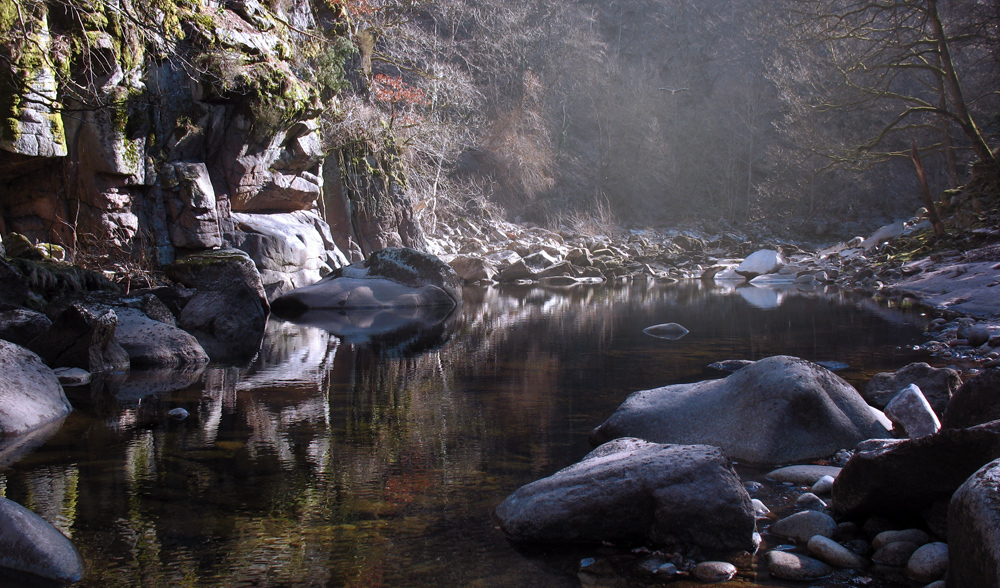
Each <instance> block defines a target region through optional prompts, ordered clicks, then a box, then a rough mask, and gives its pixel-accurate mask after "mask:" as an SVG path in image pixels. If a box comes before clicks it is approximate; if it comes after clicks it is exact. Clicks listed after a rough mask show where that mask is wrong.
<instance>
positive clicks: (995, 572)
mask: <svg viewBox="0 0 1000 588" xmlns="http://www.w3.org/2000/svg"><path fill="white" fill-rule="evenodd" d="M948 550H949V554H948V558H949V565H948V576H947V578H946V583H947V585H948V586H949V587H951V588H973V587H975V588H998V587H1000V460H996V461H992V462H990V463H988V464H986V465H984V466H983V467H982V468H980V469H979V470H978V471H976V472H975V473H974V474H973V475H972V476H970V477H969V479H968V480H966V481H965V483H963V484H962V485H961V487H959V489H958V490H956V491H955V494H954V496H952V499H951V504H950V506H949V508H948Z"/></svg>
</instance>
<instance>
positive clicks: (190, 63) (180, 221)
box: [0, 0, 422, 295]
mask: <svg viewBox="0 0 1000 588" xmlns="http://www.w3.org/2000/svg"><path fill="white" fill-rule="evenodd" d="M331 6H333V8H331ZM0 29H2V30H10V31H11V32H12V34H11V35H10V36H9V39H8V40H7V41H3V42H0V64H2V66H3V67H2V70H0V120H2V125H0V214H2V219H0V233H2V234H4V235H6V234H8V233H11V232H17V233H21V234H24V235H26V236H27V237H28V238H29V239H31V240H32V241H36V242H51V243H57V244H59V245H62V246H63V247H65V249H66V251H67V253H68V256H69V257H70V258H71V260H73V261H75V262H78V263H83V264H91V265H100V266H103V267H108V266H110V265H112V264H115V263H120V264H129V265H131V266H141V267H148V268H155V267H157V266H159V265H161V264H163V263H167V262H169V261H171V260H172V259H173V258H175V257H176V256H179V255H183V254H184V253H186V252H188V251H195V250H203V249H213V248H218V247H226V246H235V247H238V248H241V249H243V250H245V251H247V252H248V253H249V254H250V255H251V257H253V259H254V261H255V262H256V263H257V266H258V268H259V269H260V270H261V273H262V274H263V275H264V276H265V283H269V290H270V291H269V294H272V295H276V294H277V293H278V292H280V291H284V290H287V289H289V288H291V287H295V286H301V285H305V284H306V283H310V282H312V281H315V280H316V279H318V278H319V277H320V275H321V274H323V273H324V272H326V271H329V270H330V269H332V268H335V267H339V266H340V265H342V264H344V263H346V261H347V258H346V256H345V255H344V253H342V251H341V248H338V247H337V244H338V243H340V244H341V246H342V248H344V250H345V251H347V252H348V254H350V243H355V244H360V248H361V249H364V250H365V251H364V252H365V253H368V252H370V251H371V250H374V249H378V248H381V247H383V246H386V245H400V244H403V245H410V246H413V245H419V244H420V242H421V241H422V239H420V238H419V230H418V229H417V228H416V227H415V226H413V227H410V226H404V227H403V228H400V225H401V224H405V223H406V219H408V218H412V212H409V211H408V210H405V209H407V208H408V203H407V201H406V198H405V194H404V193H403V189H404V187H405V181H403V180H402V173H401V172H399V171H394V169H395V168H394V167H393V164H392V158H390V157H387V156H385V155H381V156H378V157H375V158H374V159H372V158H369V159H371V161H372V162H373V163H372V165H369V166H366V167H364V168H363V169H362V170H361V174H362V175H364V174H366V173H367V174H372V173H374V174H376V175H377V177H376V176H372V177H371V178H364V177H358V176H357V173H358V170H356V169H352V170H349V171H348V170H346V169H345V168H343V167H342V166H340V165H335V166H334V169H335V170H337V172H336V173H335V174H334V176H333V180H334V182H333V183H334V184H336V189H335V190H334V191H333V192H334V193H333V194H328V195H327V196H326V197H325V198H324V184H325V183H326V182H325V180H324V177H326V178H330V177H331V174H330V173H326V174H324V165H325V164H327V162H328V161H334V162H338V163H339V162H341V161H343V160H344V158H345V155H344V154H343V153H342V151H343V149H346V148H338V146H331V145H326V144H324V141H323V139H322V133H321V127H322V125H323V124H324V121H329V120H334V119H336V117H337V116H339V109H341V106H340V101H339V100H338V95H339V94H340V93H341V92H343V91H344V90H346V89H348V87H349V84H348V83H347V82H346V81H345V77H346V76H345V67H347V68H350V62H351V59H352V56H353V54H354V53H355V52H356V50H355V48H354V45H353V43H352V41H351V38H352V36H351V23H350V21H349V18H348V17H347V15H345V14H343V13H342V12H340V11H339V10H337V9H336V4H327V3H325V2H322V1H318V2H310V1H309V0H272V1H270V2H267V3H266V5H265V3H262V2H258V1H257V0H230V1H226V2H220V1H217V0H205V1H202V2H188V1H185V0H152V1H149V2H132V1H131V0H116V1H113V2H112V1H108V2H84V1H82V0H0ZM355 61H356V60H355ZM380 152H381V150H380ZM352 157H355V156H354V155H348V156H347V158H348V160H350V158H352ZM387 166H388V167H387ZM383 171H387V172H388V173H387V174H386V175H385V176H383V175H382V172H383ZM341 173H343V176H341V175H338V174H341ZM384 177H392V178H394V181H393V182H388V181H383V179H384ZM396 180H398V181H396ZM379 182H381V183H379ZM362 185H363V186H365V191H364V192H363V193H361V192H358V190H357V189H356V187H357V186H362ZM373 187H374V188H373ZM359 194H361V195H359ZM369 199H372V200H373V201H378V202H380V203H383V204H384V203H391V204H390V208H385V207H382V208H380V206H381V205H378V206H371V205H369V202H368V200H369ZM328 210H334V211H337V212H339V213H342V214H346V215H347V217H348V222H346V223H343V222H341V220H340V218H339V217H336V218H335V219H334V220H335V221H336V222H335V226H336V227H337V229H338V230H337V232H336V233H332V232H331V231H330V227H329V224H328V222H327V218H326V217H327V214H326V213H327V211H328Z"/></svg>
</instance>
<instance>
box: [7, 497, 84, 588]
mask: <svg viewBox="0 0 1000 588" xmlns="http://www.w3.org/2000/svg"><path fill="white" fill-rule="evenodd" d="M0 567H2V568H7V569H11V570H17V571H18V572H24V573H26V574H32V575H34V576H38V577H40V578H44V579H46V580H50V581H53V582H57V583H59V584H71V583H73V582H79V581H80V580H81V579H82V578H83V559H82V558H81V557H80V554H79V553H78V552H77V550H76V548H75V547H74V546H73V544H72V543H71V542H70V540H69V539H67V538H66V536H65V535H63V534H62V533H60V532H59V530H58V529H56V528H55V527H53V526H52V525H50V524H49V523H48V522H46V521H45V519H43V518H42V517H40V516H38V515H36V514H35V513H33V512H31V511H30V510H28V509H26V508H24V507H23V506H21V505H20V504H18V503H16V502H14V501H12V500H8V499H6V498H0Z"/></svg>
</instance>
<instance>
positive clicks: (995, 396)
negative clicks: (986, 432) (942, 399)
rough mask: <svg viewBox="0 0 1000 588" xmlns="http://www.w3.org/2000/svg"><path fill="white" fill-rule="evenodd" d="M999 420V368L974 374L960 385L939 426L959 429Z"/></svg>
mask: <svg viewBox="0 0 1000 588" xmlns="http://www.w3.org/2000/svg"><path fill="white" fill-rule="evenodd" d="M998 419H1000V367H992V368H989V369H986V370H983V371H982V372H980V373H978V374H976V375H975V376H974V377H972V378H970V379H969V381H967V382H965V383H964V384H962V387H961V388H959V389H958V390H957V391H956V392H955V395H954V396H953V397H952V399H951V402H950V403H949V404H948V410H946V411H945V413H944V418H943V419H942V422H941V425H942V426H943V427H945V428H948V429H961V428H965V427H972V426H975V425H979V424H982V423H987V422H990V421H994V420H998Z"/></svg>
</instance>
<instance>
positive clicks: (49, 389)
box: [0, 341, 73, 435]
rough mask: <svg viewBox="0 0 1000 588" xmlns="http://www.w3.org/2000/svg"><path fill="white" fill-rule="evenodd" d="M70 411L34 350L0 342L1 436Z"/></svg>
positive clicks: (60, 391)
mask: <svg viewBox="0 0 1000 588" xmlns="http://www.w3.org/2000/svg"><path fill="white" fill-rule="evenodd" d="M72 410H73V407H71V406H70V404H69V401H68V400H66V394H65V393H64V392H63V389H62V386H61V385H60V384H59V379H58V378H57V377H56V375H55V374H54V373H53V372H52V370H51V369H49V368H48V367H46V366H45V364H43V363H42V360H41V358H39V357H38V356H37V355H35V354H34V353H32V352H30V351H28V350H27V349H24V348H23V347H19V346H17V345H14V344H13V343H9V342H7V341H0V435H15V434H20V433H25V432H27V431H30V430H32V429H36V428H38V427H40V426H42V425H44V424H46V423H50V422H52V421H55V420H57V419H61V418H63V417H65V416H66V415H68V414H69V413H70V412H71V411H72Z"/></svg>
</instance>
